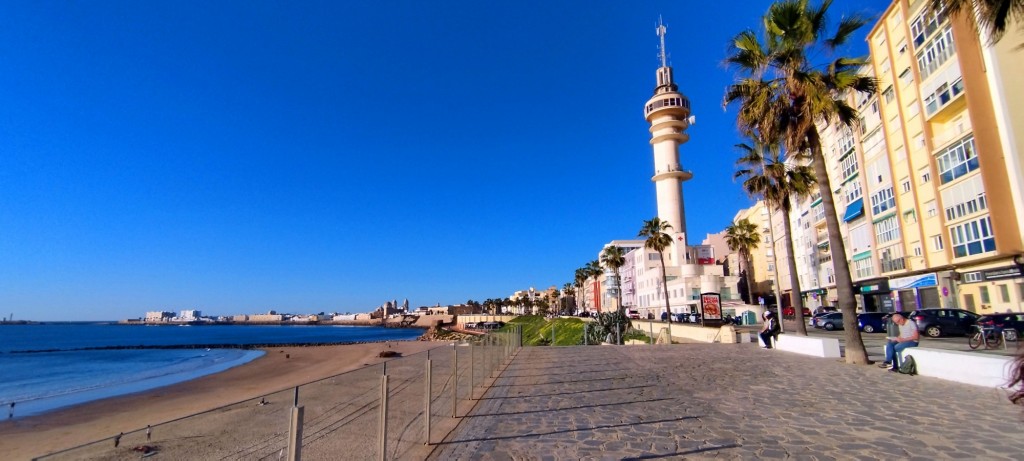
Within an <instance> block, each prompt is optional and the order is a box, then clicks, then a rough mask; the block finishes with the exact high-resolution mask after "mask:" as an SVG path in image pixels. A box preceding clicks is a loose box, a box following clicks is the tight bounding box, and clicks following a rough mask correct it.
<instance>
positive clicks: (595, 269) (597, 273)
mask: <svg viewBox="0 0 1024 461" xmlns="http://www.w3.org/2000/svg"><path fill="white" fill-rule="evenodd" d="M584 270H586V271H587V278H590V277H593V278H594V298H595V299H600V298H599V295H600V291H599V290H598V288H599V287H598V285H597V282H598V280H599V279H600V278H601V274H603V273H604V269H603V268H601V262H600V261H598V260H596V259H595V260H593V261H590V262H588V263H587V265H586V266H585V267H584Z"/></svg>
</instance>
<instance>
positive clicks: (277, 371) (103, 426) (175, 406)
mask: <svg viewBox="0 0 1024 461" xmlns="http://www.w3.org/2000/svg"><path fill="white" fill-rule="evenodd" d="M448 344H450V343H449V342H432V341H391V342H389V343H387V344H385V343H383V342H381V343H367V344H353V345H345V346H311V347H283V348H271V349H265V351H266V355H265V356H263V357H260V358H258V359H256V360H254V361H252V362H249V363H247V364H245V365H241V366H238V367H235V368H232V369H229V370H227V371H224V372H221V373H217V374H214V375H208V376H204V377H201V378H197V379H194V380H192V381H186V382H183V383H179V384H174V385H171V386H166V387H162V388H158V389H152V390H149V391H145V392H140V393H136V394H130V395H125V396H120V397H113V398H109V399H104V400H99V401H95V402H89V403H85V404H82V405H77V406H73V407H69V408H64V409H59V410H55V411H52V412H49V413H45V414H42V415H37V416H30V417H26V418H19V419H14V420H12V421H6V420H5V421H3V422H0V453H3V458H4V459H10V460H22V459H31V458H32V457H34V456H40V455H43V454H46V453H52V452H55V451H59V450H63V449H66V448H71V447H74V446H77V445H81V444H84V443H88V442H92V441H96V440H100V439H104V438H108V437H113V436H114V435H117V434H118V433H119V432H125V433H127V432H130V431H134V430H138V429H140V428H145V427H146V425H147V424H149V425H157V424H159V423H162V422H166V421H170V420H174V419H177V418H181V417H184V416H187V415H190V414H195V413H199V412H202V411H206V410H210V409H213V408H217V407H221V406H224V405H228V404H231V403H235V402H239V401H242V400H247V399H253V398H259V397H260V396H263V395H267V394H270V393H273V392H276V391H280V390H284V389H287V388H290V387H294V386H298V385H300V384H304V383H308V382H311V381H315V380H318V379H321V378H326V377H329V376H333V375H336V374H338V373H343V372H346V371H350V370H354V369H357V368H361V367H363V366H365V365H372V364H377V363H380V362H382V361H384V360H385V359H382V358H379V357H378V354H379V353H380V352H381V351H382V350H385V349H390V350H393V351H397V352H400V353H402V355H411V354H415V353H417V352H422V351H425V350H427V349H431V348H434V347H440V346H445V345H448ZM286 357H287V358H286ZM4 416H6V414H5V415H4Z"/></svg>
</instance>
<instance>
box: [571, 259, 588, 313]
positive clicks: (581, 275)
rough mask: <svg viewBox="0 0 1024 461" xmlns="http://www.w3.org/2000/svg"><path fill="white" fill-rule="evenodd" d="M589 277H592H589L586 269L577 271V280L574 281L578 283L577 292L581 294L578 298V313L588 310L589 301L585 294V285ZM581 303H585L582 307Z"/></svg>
mask: <svg viewBox="0 0 1024 461" xmlns="http://www.w3.org/2000/svg"><path fill="white" fill-rule="evenodd" d="M588 277H590V276H589V275H587V270H586V269H585V268H582V267H581V268H579V269H576V278H575V279H574V280H575V283H576V292H577V293H579V296H578V297H577V298H576V310H578V311H585V310H586V309H587V300H586V296H585V295H584V292H583V285H584V284H586V283H587V278H588ZM580 301H583V304H582V306H581V305H580Z"/></svg>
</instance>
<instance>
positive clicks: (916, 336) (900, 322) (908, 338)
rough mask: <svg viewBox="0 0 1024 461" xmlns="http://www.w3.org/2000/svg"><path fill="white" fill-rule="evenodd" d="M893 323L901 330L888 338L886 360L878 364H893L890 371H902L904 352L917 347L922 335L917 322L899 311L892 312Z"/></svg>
mask: <svg viewBox="0 0 1024 461" xmlns="http://www.w3.org/2000/svg"><path fill="white" fill-rule="evenodd" d="M892 323H894V324H896V326H897V327H898V329H899V332H898V334H897V335H896V336H895V337H889V338H886V339H888V341H887V342H886V343H885V362H882V363H880V364H879V365H878V366H880V367H882V368H885V367H888V366H890V365H892V368H889V371H893V372H896V371H900V360H902V359H901V358H900V357H902V352H903V351H904V350H906V349H907V348H910V347H917V344H918V341H919V340H920V338H921V335H920V333H919V332H918V331H917V322H915V321H913V320H910V319H908V318H906V317H904V316H902V315H900V314H898V313H897V314H892Z"/></svg>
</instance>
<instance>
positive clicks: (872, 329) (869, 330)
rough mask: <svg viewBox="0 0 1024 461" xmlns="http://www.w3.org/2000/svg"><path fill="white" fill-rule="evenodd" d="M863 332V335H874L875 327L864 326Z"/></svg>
mask: <svg viewBox="0 0 1024 461" xmlns="http://www.w3.org/2000/svg"><path fill="white" fill-rule="evenodd" d="M864 332H865V333H874V332H875V327H873V326H871V325H864Z"/></svg>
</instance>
